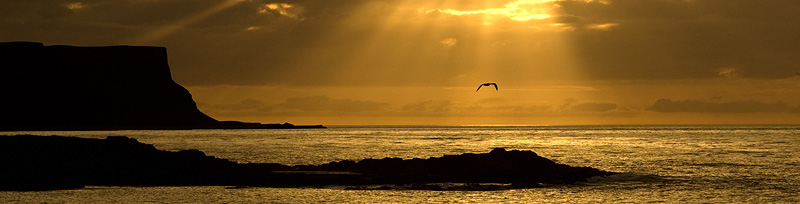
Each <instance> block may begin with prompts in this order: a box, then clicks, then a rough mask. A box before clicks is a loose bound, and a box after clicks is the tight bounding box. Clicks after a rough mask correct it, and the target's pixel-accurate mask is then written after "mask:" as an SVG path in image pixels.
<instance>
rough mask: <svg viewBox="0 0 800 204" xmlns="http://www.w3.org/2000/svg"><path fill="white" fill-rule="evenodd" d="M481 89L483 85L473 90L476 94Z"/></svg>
mask: <svg viewBox="0 0 800 204" xmlns="http://www.w3.org/2000/svg"><path fill="white" fill-rule="evenodd" d="M481 87H483V84H481V85H480V86H478V89H475V92H478V90H481Z"/></svg>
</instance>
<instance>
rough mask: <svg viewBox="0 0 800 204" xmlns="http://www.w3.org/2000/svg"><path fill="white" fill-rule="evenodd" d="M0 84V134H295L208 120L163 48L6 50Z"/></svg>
mask: <svg viewBox="0 0 800 204" xmlns="http://www.w3.org/2000/svg"><path fill="white" fill-rule="evenodd" d="M0 77H1V78H0V92H1V93H2V94H3V99H2V100H0V130H93V129H195V128H295V127H294V126H289V125H280V124H266V125H263V124H258V123H241V122H225V123H221V122H219V121H217V120H215V119H213V118H211V117H209V116H207V115H205V114H203V113H202V112H200V111H199V110H198V109H197V105H196V104H195V102H194V101H193V100H192V96H191V94H189V91H187V90H186V89H185V88H183V87H182V86H180V85H178V84H177V83H175V81H173V80H172V77H171V75H170V69H169V66H168V64H167V50H166V48H163V47H142V46H110V47H73V46H60V45H57V46H44V45H43V44H41V43H34V42H10V43H0ZM314 127H316V126H314Z"/></svg>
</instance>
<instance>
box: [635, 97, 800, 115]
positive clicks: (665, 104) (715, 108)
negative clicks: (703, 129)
mask: <svg viewBox="0 0 800 204" xmlns="http://www.w3.org/2000/svg"><path fill="white" fill-rule="evenodd" d="M650 110H653V111H656V112H696V113H756V112H790V111H796V110H797V108H794V107H790V106H789V105H787V104H786V103H784V102H773V103H764V102H758V101H732V102H706V101H699V100H683V101H673V100H670V99H659V100H658V101H656V102H655V104H653V105H652V106H651V107H650Z"/></svg>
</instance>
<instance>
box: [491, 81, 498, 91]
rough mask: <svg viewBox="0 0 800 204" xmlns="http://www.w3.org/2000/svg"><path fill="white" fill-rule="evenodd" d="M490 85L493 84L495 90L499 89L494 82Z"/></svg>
mask: <svg viewBox="0 0 800 204" xmlns="http://www.w3.org/2000/svg"><path fill="white" fill-rule="evenodd" d="M492 85H494V90H495V91H497V90H500V89H498V88H497V84H495V83H492Z"/></svg>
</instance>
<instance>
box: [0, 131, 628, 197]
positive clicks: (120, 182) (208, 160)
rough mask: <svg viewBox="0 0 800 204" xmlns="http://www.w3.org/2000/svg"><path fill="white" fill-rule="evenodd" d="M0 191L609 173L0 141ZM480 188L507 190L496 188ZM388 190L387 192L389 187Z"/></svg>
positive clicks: (121, 142) (474, 157) (429, 183)
mask: <svg viewBox="0 0 800 204" xmlns="http://www.w3.org/2000/svg"><path fill="white" fill-rule="evenodd" d="M0 166H2V167H3V168H0V190H54V189H69V188H81V187H83V186H84V185H111V186H191V185H217V186H265V187H309V186H327V185H344V186H351V188H353V189H369V188H370V187H369V186H370V185H381V186H380V187H375V188H373V189H393V188H407V189H427V190H447V188H446V187H445V188H443V187H442V186H441V185H434V184H436V183H463V184H467V185H460V186H456V187H453V188H451V189H460V190H463V189H472V190H476V189H477V190H496V189H507V188H530V187H538V186H540V185H542V184H570V183H575V182H580V181H585V180H586V179H587V178H590V177H594V176H605V175H611V174H615V173H612V172H605V171H601V170H598V169H594V168H589V167H570V166H567V165H563V164H556V163H555V162H553V161H551V160H549V159H546V158H543V157H540V156H538V155H536V153H534V152H531V151H506V150H504V149H495V150H493V151H492V152H490V153H486V154H469V153H468V154H462V155H447V156H443V157H435V158H429V159H410V160H404V159H399V158H384V159H366V160H361V161H339V162H331V163H328V164H323V165H316V166H315V165H299V166H287V165H282V164H259V163H249V164H240V163H236V162H232V161H229V160H226V159H219V158H215V157H212V156H207V155H205V153H203V152H201V151H197V150H184V151H178V152H170V151H162V150H157V149H156V148H155V147H153V146H152V145H148V144H143V143H139V142H138V141H136V140H135V139H130V138H127V137H108V138H106V139H85V138H75V137H60V136H30V135H22V136H2V137H0ZM481 183H503V184H508V185H506V186H504V187H502V188H497V187H496V186H494V187H486V186H485V185H480V184H481ZM392 186H394V187H392Z"/></svg>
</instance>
